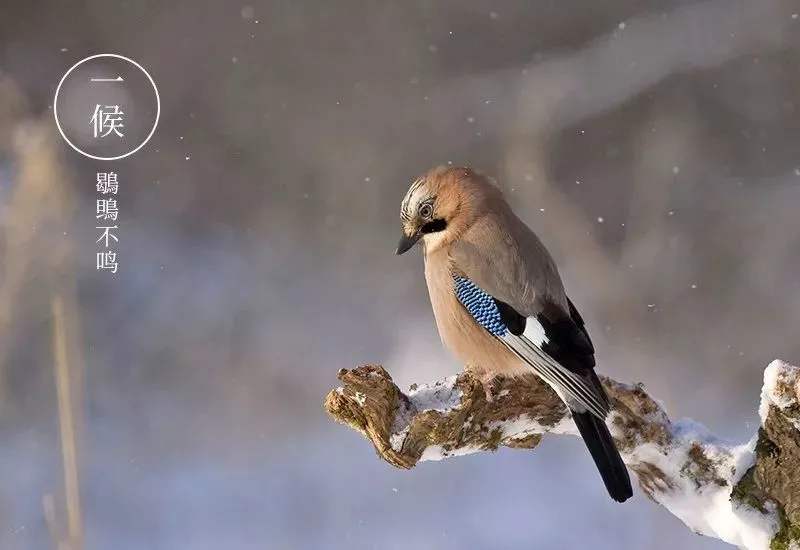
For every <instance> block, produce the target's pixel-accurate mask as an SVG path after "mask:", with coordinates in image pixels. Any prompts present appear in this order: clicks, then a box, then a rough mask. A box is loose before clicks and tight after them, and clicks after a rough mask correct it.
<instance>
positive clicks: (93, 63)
mask: <svg viewBox="0 0 800 550" xmlns="http://www.w3.org/2000/svg"><path fill="white" fill-rule="evenodd" d="M160 115H161V98H160V97H159V95H158V88H157V87H156V83H155V81H154V80H153V78H152V77H151V76H150V74H149V73H148V72H147V71H146V70H145V69H144V67H142V66H141V65H140V64H139V63H137V62H136V61H134V60H133V59H130V58H128V57H125V56H123V55H118V54H114V53H101V54H97V55H92V56H89V57H87V58H85V59H81V60H80V61H78V62H77V63H75V64H74V65H73V66H72V67H70V69H69V70H68V71H67V72H66V73H65V74H64V76H63V77H61V81H60V82H59V83H58V86H57V87H56V93H55V97H54V98H53V116H54V117H55V119H56V126H58V131H59V133H60V134H61V137H63V138H64V141H66V142H67V144H68V145H69V146H70V147H72V148H73V149H75V150H76V151H77V152H79V153H80V154H82V155H84V156H86V157H89V158H91V159H95V160H118V159H122V158H125V157H128V156H130V155H132V154H134V153H135V152H136V151H138V150H139V149H141V148H142V147H144V145H145V144H146V143H147V142H148V141H149V140H150V138H151V137H152V136H153V134H154V133H155V131H156V126H158V119H159V116H160Z"/></svg>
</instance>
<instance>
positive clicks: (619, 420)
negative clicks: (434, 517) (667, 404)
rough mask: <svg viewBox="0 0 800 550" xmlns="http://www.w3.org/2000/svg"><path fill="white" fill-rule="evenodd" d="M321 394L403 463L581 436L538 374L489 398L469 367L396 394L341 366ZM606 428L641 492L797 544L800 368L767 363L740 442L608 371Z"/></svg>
mask: <svg viewBox="0 0 800 550" xmlns="http://www.w3.org/2000/svg"><path fill="white" fill-rule="evenodd" d="M338 377H339V380H340V381H341V382H342V383H343V386H342V387H338V388H336V389H334V390H333V391H331V392H330V393H329V394H328V396H327V398H326V399H325V408H326V410H327V411H328V413H329V414H330V415H331V416H332V417H333V418H334V419H335V420H337V421H339V422H341V423H343V424H346V425H347V426H349V427H351V428H353V429H355V430H357V431H359V432H360V433H361V434H362V435H364V437H366V438H367V439H369V440H370V441H371V442H372V444H373V445H374V446H375V450H376V451H377V452H378V455H379V456H380V457H381V458H382V459H383V460H385V461H387V462H388V463H390V464H392V465H393V466H396V467H398V468H406V469H408V468H412V467H414V465H416V464H417V462H420V461H427V460H442V459H444V458H448V457H452V456H458V455H464V454H470V453H476V452H480V451H487V450H491V451H493V450H496V449H497V448H498V447H500V446H505V447H515V448H527V449H533V448H534V447H536V445H538V444H539V442H540V441H541V439H542V435H543V434H569V435H577V430H576V429H575V426H574V424H573V423H572V420H571V419H570V417H569V414H568V413H567V410H566V408H565V407H564V405H563V403H562V402H561V401H560V400H559V399H558V397H557V396H556V394H555V393H554V392H553V391H552V390H551V389H550V388H549V387H548V386H547V385H545V384H543V383H542V382H540V381H539V380H538V379H537V378H536V377H535V376H530V377H521V378H515V379H499V380H498V381H497V383H496V386H495V387H494V388H493V395H494V396H495V397H494V398H493V399H492V401H489V402H487V399H486V392H485V391H484V389H483V387H482V385H481V383H480V382H479V381H478V380H477V379H475V378H473V377H472V376H471V375H469V374H468V373H462V374H460V375H458V376H453V377H450V378H446V379H443V380H440V381H437V382H434V383H432V384H426V385H417V384H414V385H412V386H411V388H410V389H409V391H408V393H403V392H402V391H400V389H399V388H398V387H397V386H396V385H395V383H394V382H393V381H392V378H391V376H389V374H388V373H387V372H386V370H384V369H383V367H380V366H374V365H367V366H362V367H358V368H356V369H353V370H346V369H342V370H341V371H339V374H338ZM603 384H604V386H605V388H606V391H607V392H608V394H609V397H610V398H611V401H612V404H613V411H612V413H611V415H610V416H609V419H608V424H609V428H610V429H611V433H612V434H613V436H614V439H615V441H616V443H617V447H618V448H619V450H620V453H621V454H622V458H623V460H624V461H625V463H626V464H627V465H628V468H630V469H631V470H632V471H633V472H635V473H636V476H637V477H638V480H639V486H640V487H641V488H642V490H643V491H644V493H645V494H647V496H649V497H650V498H651V499H653V500H654V501H655V502H657V503H659V504H661V505H662V506H664V507H665V508H667V510H669V511H670V512H671V513H672V514H674V515H675V516H677V517H678V518H680V519H681V520H682V521H683V522H684V523H685V524H686V525H687V526H689V527H690V528H691V529H692V530H694V531H696V532H697V533H700V534H703V535H707V536H711V537H715V538H719V539H721V540H724V541H726V542H729V543H731V544H735V545H737V546H740V547H742V548H748V549H762V548H772V549H778V550H780V549H784V548H785V549H788V548H790V547H791V545H792V544H793V543H794V544H800V431H799V428H800V368H798V367H793V366H791V365H788V364H786V363H784V362H782V361H773V362H772V363H771V364H770V365H769V366H768V367H767V369H766V370H765V371H764V386H763V388H762V395H761V406H760V410H759V413H760V416H761V427H760V429H759V431H758V433H757V434H756V435H754V437H753V438H752V439H751V440H750V441H749V442H746V443H743V444H732V443H730V442H726V441H722V440H720V439H719V438H717V437H715V436H714V435H713V434H711V433H710V432H709V431H708V430H707V429H706V428H705V427H703V426H702V425H700V424H698V423H696V422H694V421H692V420H688V419H682V420H678V421H671V420H670V419H669V417H668V416H667V414H666V413H665V412H664V410H663V409H662V407H661V406H660V405H659V404H658V403H657V402H656V401H655V400H654V399H653V398H652V397H650V396H649V395H648V394H647V393H646V392H645V390H644V387H643V386H642V385H641V384H637V385H628V384H622V383H620V382H616V381H614V380H611V379H609V378H603Z"/></svg>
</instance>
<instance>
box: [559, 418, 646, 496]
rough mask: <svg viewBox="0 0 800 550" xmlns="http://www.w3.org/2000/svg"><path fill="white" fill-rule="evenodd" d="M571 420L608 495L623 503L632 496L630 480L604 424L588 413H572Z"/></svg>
mask: <svg viewBox="0 0 800 550" xmlns="http://www.w3.org/2000/svg"><path fill="white" fill-rule="evenodd" d="M572 419H573V420H574V421H575V425H576V426H578V431H579V432H580V433H581V437H582V438H583V441H584V443H586V446H587V447H588V448H589V453H591V455H592V458H593V459H594V463H595V464H596V465H597V469H598V470H600V476H601V477H602V478H603V482H604V483H605V484H606V489H607V490H608V494H609V495H611V498H613V499H614V500H616V501H617V502H625V501H626V500H628V499H629V498H631V496H632V495H633V489H631V478H630V477H629V476H628V470H627V469H626V468H625V464H623V462H622V458H620V456H619V451H617V447H616V446H615V445H614V440H613V439H611V434H610V433H609V431H608V428H607V427H606V424H605V422H603V421H602V420H600V419H599V418H597V417H596V416H594V415H593V414H591V413H588V412H587V413H579V412H575V411H572Z"/></svg>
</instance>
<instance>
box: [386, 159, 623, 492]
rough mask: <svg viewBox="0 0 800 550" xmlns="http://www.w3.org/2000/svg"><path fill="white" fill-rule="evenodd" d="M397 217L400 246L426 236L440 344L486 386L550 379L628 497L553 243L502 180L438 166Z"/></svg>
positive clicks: (591, 359)
mask: <svg viewBox="0 0 800 550" xmlns="http://www.w3.org/2000/svg"><path fill="white" fill-rule="evenodd" d="M400 220H401V224H402V232H403V234H402V237H401V239H400V242H399V244H398V246H397V250H396V254H398V255H400V254H403V253H405V252H407V251H408V250H410V249H411V248H412V247H413V246H414V245H415V244H417V243H421V245H422V249H423V256H424V263H425V281H426V283H427V287H428V294H429V296H430V301H431V307H432V309H433V314H434V317H435V320H436V326H437V329H438V331H439V335H440V337H441V340H442V342H443V344H444V346H445V347H446V348H447V349H448V350H449V351H450V352H451V353H452V354H453V355H455V356H456V358H458V359H459V361H461V362H462V363H463V364H464V365H465V369H466V370H467V371H468V372H470V373H472V374H473V375H474V376H476V377H477V378H478V379H479V380H481V382H482V384H483V385H484V387H485V388H491V383H492V381H493V380H495V379H496V378H497V377H500V376H506V377H515V376H520V375H524V374H529V373H534V374H535V375H537V376H539V378H541V379H542V380H543V381H544V382H546V383H547V384H549V385H550V386H551V387H552V388H553V389H554V390H555V392H556V393H557V394H558V396H559V397H560V398H561V400H562V401H563V402H564V403H565V404H566V405H567V407H568V408H569V410H570V414H571V416H572V419H573V421H574V422H575V424H576V426H577V428H578V432H579V433H580V435H581V437H582V439H583V441H584V443H585V444H586V447H587V448H588V450H589V453H590V455H591V457H592V459H593V460H594V463H595V465H596V466H597V469H598V470H599V472H600V476H601V477H602V479H603V482H604V484H605V487H606V489H607V491H608V493H609V495H610V496H611V498H612V499H613V500H615V501H617V502H624V501H625V500H627V499H628V498H630V497H631V496H632V494H633V491H632V488H631V481H630V477H629V475H628V470H627V469H626V467H625V464H624V463H623V461H622V458H621V457H620V454H619V451H618V450H617V448H616V446H615V444H614V440H613V438H612V437H611V434H610V432H609V430H608V427H607V426H606V423H605V419H606V417H607V415H608V413H609V410H610V402H609V399H608V396H607V394H606V392H605V390H604V389H603V386H602V385H601V383H600V380H599V378H598V376H597V373H596V372H595V364H596V362H595V349H594V345H593V344H592V341H591V339H590V337H589V332H588V330H587V328H586V323H585V322H584V320H583V318H582V317H581V315H580V313H579V312H578V310H577V308H576V307H575V305H574V304H573V303H572V301H571V300H570V299H569V298H568V297H567V294H566V292H565V290H564V285H563V283H562V281H561V277H560V275H559V272H558V268H557V267H556V264H555V262H554V260H553V258H552V256H551V255H550V253H549V252H548V250H547V248H545V246H544V244H543V243H542V241H541V240H540V239H539V238H538V237H537V235H536V234H535V233H534V232H533V231H532V230H531V229H530V228H529V227H528V226H527V225H525V223H524V222H523V221H522V220H520V219H519V218H518V217H517V216H516V214H515V213H514V212H513V211H512V209H511V207H510V206H509V204H508V202H507V201H506V200H505V198H504V196H503V194H502V192H501V191H500V189H499V188H498V187H497V186H495V185H494V183H493V182H492V181H491V180H490V179H489V178H488V177H486V176H485V175H483V174H482V173H479V172H478V171H476V170H473V169H471V168H469V167H455V166H438V167H435V168H432V169H431V170H429V171H427V172H426V173H424V174H423V175H422V176H420V177H419V178H417V179H416V180H414V182H413V183H412V184H411V186H410V187H409V189H408V191H407V193H406V195H405V197H404V198H403V201H402V203H401V206H400ZM490 393H491V392H490V390H487V396H488V398H490V399H491V395H490Z"/></svg>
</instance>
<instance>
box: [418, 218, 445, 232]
mask: <svg viewBox="0 0 800 550" xmlns="http://www.w3.org/2000/svg"><path fill="white" fill-rule="evenodd" d="M446 227H447V222H446V221H444V220H443V219H441V218H438V219H435V220H431V221H429V222H428V223H426V224H425V225H423V226H422V227H421V228H420V231H421V232H422V233H436V232H437V231H444V229H445V228H446Z"/></svg>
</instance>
